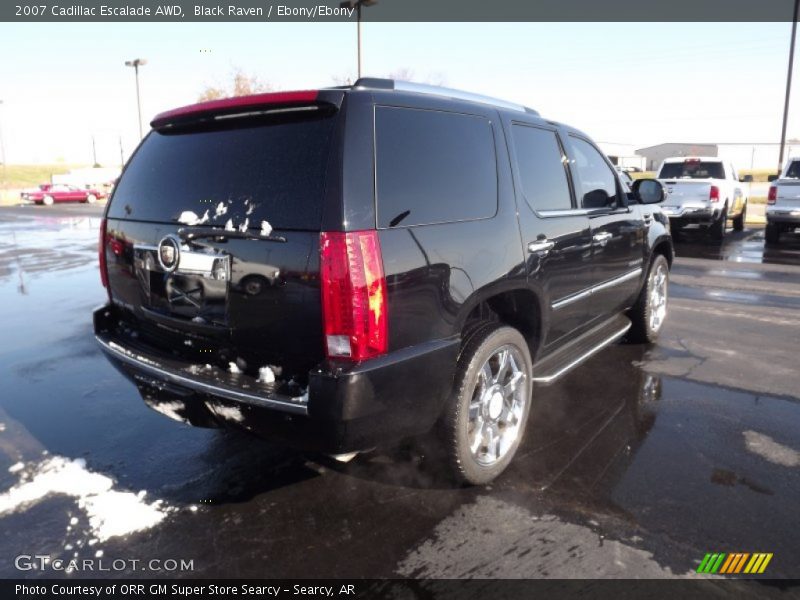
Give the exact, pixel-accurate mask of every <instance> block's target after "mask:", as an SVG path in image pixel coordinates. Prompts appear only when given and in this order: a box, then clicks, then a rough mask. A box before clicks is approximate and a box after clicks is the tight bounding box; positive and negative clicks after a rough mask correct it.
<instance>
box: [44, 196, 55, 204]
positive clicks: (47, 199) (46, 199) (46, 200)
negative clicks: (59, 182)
mask: <svg viewBox="0 0 800 600" xmlns="http://www.w3.org/2000/svg"><path fill="white" fill-rule="evenodd" d="M53 202H55V200H53V197H52V196H50V195H46V196H45V197H44V198H42V203H43V204H44V205H45V206H52V205H53Z"/></svg>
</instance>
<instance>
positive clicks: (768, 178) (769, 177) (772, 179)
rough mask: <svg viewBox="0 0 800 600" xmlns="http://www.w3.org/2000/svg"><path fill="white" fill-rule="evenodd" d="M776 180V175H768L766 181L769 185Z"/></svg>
mask: <svg viewBox="0 0 800 600" xmlns="http://www.w3.org/2000/svg"><path fill="white" fill-rule="evenodd" d="M777 179H778V176H777V175H768V176H767V181H769V182H770V183H772V182H773V181H775V180H777Z"/></svg>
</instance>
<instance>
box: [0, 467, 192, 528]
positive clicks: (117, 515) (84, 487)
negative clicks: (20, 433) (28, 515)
mask: <svg viewBox="0 0 800 600" xmlns="http://www.w3.org/2000/svg"><path fill="white" fill-rule="evenodd" d="M26 475H28V477H29V479H28V480H27V481H24V478H23V480H21V481H20V483H18V484H17V485H15V486H14V487H12V488H11V489H9V490H8V491H7V492H5V493H3V494H1V495H0V516H2V515H5V514H10V513H14V512H16V511H18V510H24V509H26V508H28V507H30V506H32V505H34V504H37V503H38V502H40V501H42V500H44V499H45V498H46V497H48V496H51V495H53V494H61V495H65V496H70V497H73V498H75V499H76V502H77V505H78V507H79V508H81V509H82V510H83V511H84V512H85V513H86V517H87V519H88V521H89V527H90V529H91V535H92V537H93V538H95V539H97V540H99V541H105V540H108V539H109V538H112V537H116V536H124V535H128V534H130V533H134V532H136V531H144V530H146V529H150V528H151V527H154V526H156V525H158V524H159V523H160V522H161V521H163V520H164V518H165V517H166V516H167V514H168V513H170V512H173V511H174V510H176V509H174V508H170V507H166V506H164V504H163V501H162V500H156V501H155V502H152V503H149V504H148V503H147V502H145V500H144V495H143V494H141V493H139V494H134V493H133V492H125V491H118V490H115V489H113V487H114V482H113V480H112V479H111V478H110V477H108V476H106V475H102V474H100V473H94V472H92V471H90V470H89V469H87V468H86V461H85V460H84V459H82V458H78V459H75V460H70V459H68V458H64V457H62V456H53V457H50V458H47V459H46V460H44V461H43V462H42V463H40V464H38V465H36V466H34V467H33V468H32V470H31V472H30V473H27V474H26ZM73 522H74V523H73ZM77 522H78V520H77V519H76V518H74V517H73V518H72V519H71V520H70V523H71V524H73V525H74V524H75V523H77ZM71 527H72V525H70V528H71Z"/></svg>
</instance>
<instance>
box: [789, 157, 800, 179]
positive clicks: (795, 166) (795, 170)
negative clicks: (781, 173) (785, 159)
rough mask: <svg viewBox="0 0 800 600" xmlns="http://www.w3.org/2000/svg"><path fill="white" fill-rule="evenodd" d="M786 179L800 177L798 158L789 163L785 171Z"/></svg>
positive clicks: (799, 161)
mask: <svg viewBox="0 0 800 600" xmlns="http://www.w3.org/2000/svg"><path fill="white" fill-rule="evenodd" d="M786 177H787V179H789V178H791V179H800V160H795V161H793V162H792V164H791V165H789V169H788V170H787V171H786Z"/></svg>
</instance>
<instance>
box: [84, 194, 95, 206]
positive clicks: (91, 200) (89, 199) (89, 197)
mask: <svg viewBox="0 0 800 600" xmlns="http://www.w3.org/2000/svg"><path fill="white" fill-rule="evenodd" d="M95 202H97V196H95V195H94V194H89V195H87V196H86V203H87V204H94V203H95Z"/></svg>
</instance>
